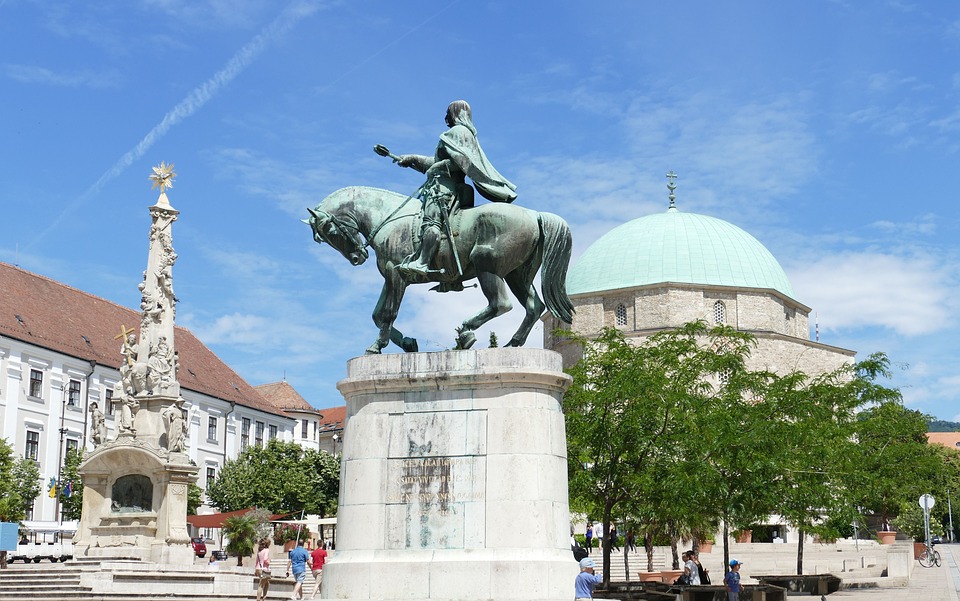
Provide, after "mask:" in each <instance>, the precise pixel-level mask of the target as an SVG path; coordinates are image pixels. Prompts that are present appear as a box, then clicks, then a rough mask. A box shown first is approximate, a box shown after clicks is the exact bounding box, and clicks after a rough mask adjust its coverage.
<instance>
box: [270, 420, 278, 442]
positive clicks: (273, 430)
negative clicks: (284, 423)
mask: <svg viewBox="0 0 960 601" xmlns="http://www.w3.org/2000/svg"><path fill="white" fill-rule="evenodd" d="M269 431H270V438H269V440H273V439H274V438H276V437H277V425H276V424H270V430H269Z"/></svg>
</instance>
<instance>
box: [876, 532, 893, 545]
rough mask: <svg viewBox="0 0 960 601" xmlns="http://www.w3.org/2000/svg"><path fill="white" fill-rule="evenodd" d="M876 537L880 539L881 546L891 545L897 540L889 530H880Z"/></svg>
mask: <svg viewBox="0 0 960 601" xmlns="http://www.w3.org/2000/svg"><path fill="white" fill-rule="evenodd" d="M877 537H878V538H879V539H880V544H881V545H892V544H893V541H895V540H896V539H897V533H896V532H891V531H889V530H881V531H880V532H877Z"/></svg>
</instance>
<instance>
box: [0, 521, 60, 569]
mask: <svg viewBox="0 0 960 601" xmlns="http://www.w3.org/2000/svg"><path fill="white" fill-rule="evenodd" d="M76 531H77V522H76V520H73V521H69V522H63V523H62V524H59V523H57V522H38V521H30V520H25V521H23V522H21V526H20V532H19V535H18V536H19V542H18V543H17V550H16V551H14V552H13V553H11V554H10V556H9V557H8V558H7V560H8V561H10V562H11V563H12V562H14V561H16V560H18V559H19V560H22V561H23V562H24V563H28V562H31V561H32V562H34V563H40V560H41V559H49V560H50V561H53V562H57V561H66V560H68V559H72V558H73V535H74V533H76Z"/></svg>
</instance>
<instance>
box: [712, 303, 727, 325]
mask: <svg viewBox="0 0 960 601" xmlns="http://www.w3.org/2000/svg"><path fill="white" fill-rule="evenodd" d="M713 323H714V325H718V326H719V325H723V324H725V323H727V306H726V305H724V304H723V301H717V302H715V303H713Z"/></svg>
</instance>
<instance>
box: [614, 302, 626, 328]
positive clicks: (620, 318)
mask: <svg viewBox="0 0 960 601" xmlns="http://www.w3.org/2000/svg"><path fill="white" fill-rule="evenodd" d="M614 313H615V314H616V320H617V325H618V326H625V325H627V307H626V305H623V304H620V305H617V308H616V310H615V311H614Z"/></svg>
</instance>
